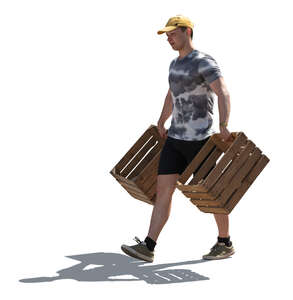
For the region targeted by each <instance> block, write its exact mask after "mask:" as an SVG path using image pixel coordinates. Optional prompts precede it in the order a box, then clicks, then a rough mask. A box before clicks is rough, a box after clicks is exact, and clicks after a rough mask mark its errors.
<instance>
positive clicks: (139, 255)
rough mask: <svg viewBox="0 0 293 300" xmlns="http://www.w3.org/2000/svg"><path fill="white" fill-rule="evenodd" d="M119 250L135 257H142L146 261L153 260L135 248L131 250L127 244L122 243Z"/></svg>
mask: <svg viewBox="0 0 293 300" xmlns="http://www.w3.org/2000/svg"><path fill="white" fill-rule="evenodd" d="M121 250H122V251H123V252H124V253H126V254H127V255H129V256H131V257H134V258H137V259H142V260H144V261H147V262H153V261H154V259H153V258H150V257H148V256H146V255H144V254H142V253H139V252H137V251H135V250H133V249H132V248H131V247H129V246H127V245H122V246H121Z"/></svg>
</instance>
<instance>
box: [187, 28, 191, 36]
mask: <svg viewBox="0 0 293 300" xmlns="http://www.w3.org/2000/svg"><path fill="white" fill-rule="evenodd" d="M187 34H188V36H189V37H191V29H190V28H189V27H187Z"/></svg>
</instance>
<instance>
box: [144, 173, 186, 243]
mask: <svg viewBox="0 0 293 300" xmlns="http://www.w3.org/2000/svg"><path fill="white" fill-rule="evenodd" d="M179 176H180V175H179V174H161V175H158V177H157V191H156V192H157V194H156V201H155V203H154V207H153V212H152V217H151V221H150V227H149V232H148V236H149V237H150V238H151V239H152V240H154V241H157V239H158V236H159V234H160V232H161V230H162V229H163V227H164V225H165V223H166V222H167V220H168V218H169V215H170V210H171V200H172V196H173V193H174V190H175V188H176V182H177V180H178V178H179Z"/></svg>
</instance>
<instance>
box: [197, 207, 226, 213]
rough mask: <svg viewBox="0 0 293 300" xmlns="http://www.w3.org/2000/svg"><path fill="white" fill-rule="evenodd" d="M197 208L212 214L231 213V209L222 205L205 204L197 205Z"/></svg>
mask: <svg viewBox="0 0 293 300" xmlns="http://www.w3.org/2000/svg"><path fill="white" fill-rule="evenodd" d="M197 208H198V209H199V210H200V211H202V212H205V213H212V214H225V215H228V214H229V210H227V209H226V208H222V207H205V206H197Z"/></svg>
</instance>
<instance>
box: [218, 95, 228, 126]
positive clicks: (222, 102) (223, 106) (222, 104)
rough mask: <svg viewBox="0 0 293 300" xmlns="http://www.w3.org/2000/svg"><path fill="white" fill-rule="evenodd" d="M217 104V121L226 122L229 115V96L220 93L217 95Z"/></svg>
mask: <svg viewBox="0 0 293 300" xmlns="http://www.w3.org/2000/svg"><path fill="white" fill-rule="evenodd" d="M218 106H219V122H220V124H221V123H222V122H225V123H226V124H228V121H229V116H230V108H231V104H230V96H229V95H221V96H219V97H218Z"/></svg>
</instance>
